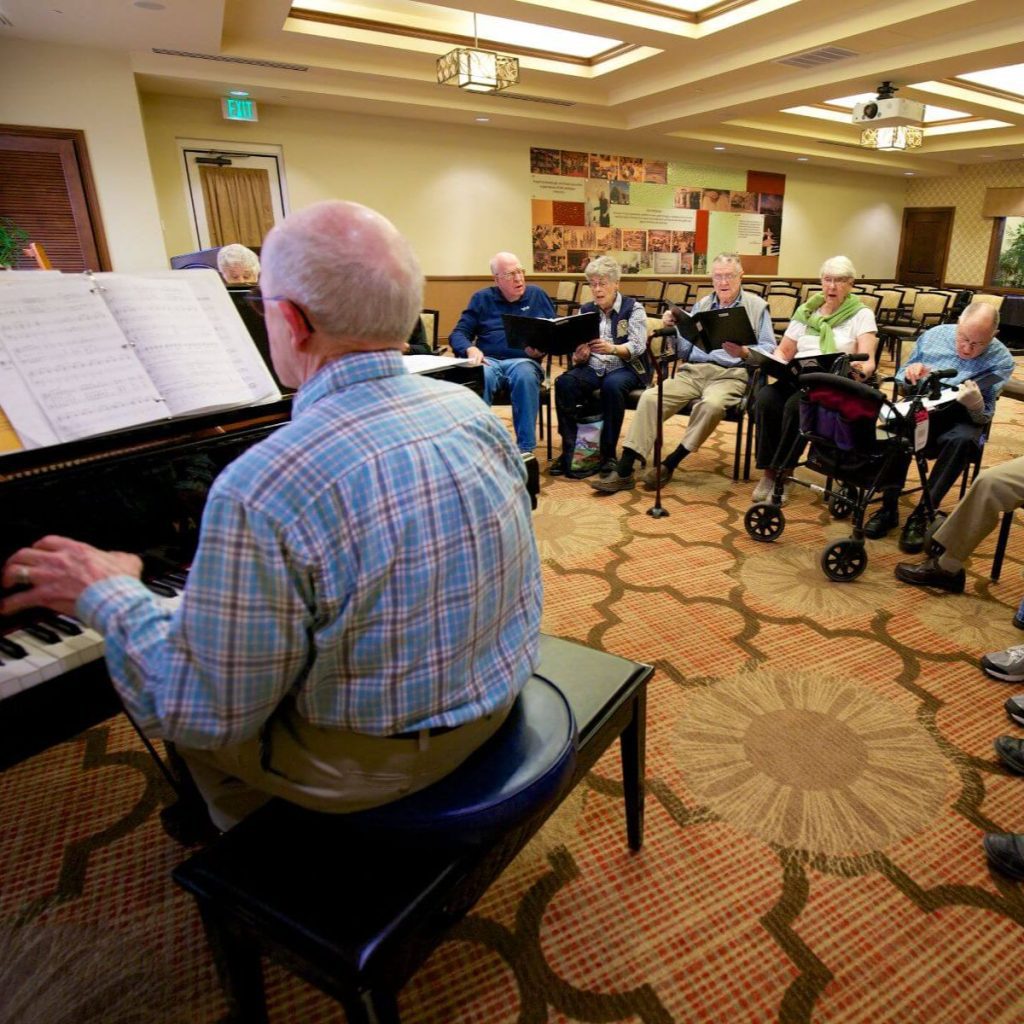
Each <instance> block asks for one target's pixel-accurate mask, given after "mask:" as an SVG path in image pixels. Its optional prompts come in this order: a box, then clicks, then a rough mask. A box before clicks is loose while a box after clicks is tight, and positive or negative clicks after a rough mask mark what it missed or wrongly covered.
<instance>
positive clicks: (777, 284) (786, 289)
mask: <svg viewBox="0 0 1024 1024" xmlns="http://www.w3.org/2000/svg"><path fill="white" fill-rule="evenodd" d="M776 292H779V293H780V294H783V295H796V296H797V297H799V295H800V289H799V288H794V287H793V286H792V285H791V284H790V283H789V282H788V281H770V282H769V283H768V287H767V288H766V289H765V293H764V294H765V298H767V297H768V296H769V295H774V294H775V293H776Z"/></svg>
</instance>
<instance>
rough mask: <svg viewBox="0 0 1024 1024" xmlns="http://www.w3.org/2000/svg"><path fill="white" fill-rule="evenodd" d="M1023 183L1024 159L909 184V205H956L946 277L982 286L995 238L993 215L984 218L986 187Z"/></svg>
mask: <svg viewBox="0 0 1024 1024" xmlns="http://www.w3.org/2000/svg"><path fill="white" fill-rule="evenodd" d="M1014 186H1024V160H1008V161H1005V162H1001V163H992V164H979V165H974V164H971V165H963V164H962V165H961V166H960V167H958V168H957V173H956V174H955V175H953V176H952V177H949V178H918V179H915V180H914V181H909V182H908V183H907V206H955V207H956V215H955V217H954V219H953V240H952V243H951V244H950V248H949V262H948V263H947V265H946V280H947V281H950V282H953V283H956V284H967V285H981V284H983V283H984V280H985V263H986V261H987V259H988V247H989V243H990V242H991V241H992V218H991V217H982V215H981V207H982V204H983V203H984V201H985V189H987V188H1012V187H1014Z"/></svg>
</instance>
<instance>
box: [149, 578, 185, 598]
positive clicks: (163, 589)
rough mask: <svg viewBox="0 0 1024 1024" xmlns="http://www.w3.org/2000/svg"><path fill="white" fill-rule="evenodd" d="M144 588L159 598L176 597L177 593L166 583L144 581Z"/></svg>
mask: <svg viewBox="0 0 1024 1024" xmlns="http://www.w3.org/2000/svg"><path fill="white" fill-rule="evenodd" d="M144 582H145V584H146V586H147V587H149V589H150V590H152V591H153V593H154V594H156V595H158V596H159V597H177V596H178V592H177V591H176V590H175V589H174V587H172V586H170V584H168V583H161V582H160V581H159V580H145V581H144Z"/></svg>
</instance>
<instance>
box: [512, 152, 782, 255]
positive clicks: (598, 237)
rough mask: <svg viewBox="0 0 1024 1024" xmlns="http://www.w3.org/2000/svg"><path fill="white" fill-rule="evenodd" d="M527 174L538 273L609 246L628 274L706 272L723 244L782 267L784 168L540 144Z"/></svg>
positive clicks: (729, 249) (604, 250) (607, 249)
mask: <svg viewBox="0 0 1024 1024" xmlns="http://www.w3.org/2000/svg"><path fill="white" fill-rule="evenodd" d="M530 176H531V189H530V197H531V205H532V221H531V222H532V225H533V269H534V271H535V272H537V273H571V274H578V273H582V271H583V268H584V267H585V266H586V265H587V263H588V261H589V260H590V259H592V258H593V257H594V256H598V255H600V254H602V253H607V254H608V255H610V256H612V257H613V258H614V259H616V260H618V262H619V264H620V266H621V267H622V272H623V273H624V274H669V275H670V274H705V273H707V272H708V260H709V259H711V258H713V257H714V256H715V254H716V253H719V252H737V253H739V254H740V255H741V256H742V257H743V267H744V270H745V271H746V272H747V273H748V274H777V273H778V270H779V239H780V237H781V234H782V204H783V197H784V195H785V190H786V176H785V175H784V174H770V173H767V172H763V171H737V170H731V169H728V168H724V169H723V168H717V167H703V166H699V165H696V164H686V163H677V162H675V161H671V160H647V159H645V158H643V157H638V156H615V155H613V154H610V153H583V152H576V151H570V150H563V149H536V148H534V149H531V150H530Z"/></svg>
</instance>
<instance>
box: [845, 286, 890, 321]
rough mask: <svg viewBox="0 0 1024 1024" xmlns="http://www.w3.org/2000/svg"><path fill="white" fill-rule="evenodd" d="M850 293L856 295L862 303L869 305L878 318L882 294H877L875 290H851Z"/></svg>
mask: <svg viewBox="0 0 1024 1024" xmlns="http://www.w3.org/2000/svg"><path fill="white" fill-rule="evenodd" d="M850 294H851V295H856V296H857V298H858V299H860V301H861V304H862V305H865V306H867V307H868V309H870V310H871V312H872V313H874V314H875V319H876V320H877V319H878V307H879V304H880V303H881V301H882V299H881V296H879V295H876V294H875V293H874V292H851V293H850Z"/></svg>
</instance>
